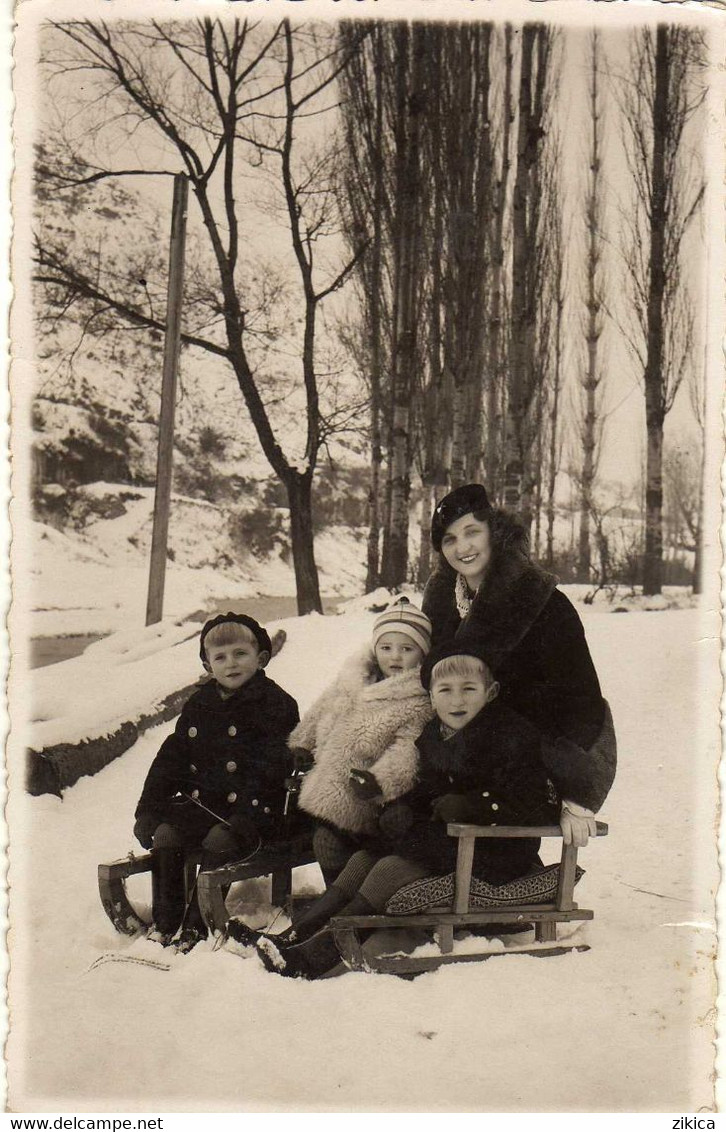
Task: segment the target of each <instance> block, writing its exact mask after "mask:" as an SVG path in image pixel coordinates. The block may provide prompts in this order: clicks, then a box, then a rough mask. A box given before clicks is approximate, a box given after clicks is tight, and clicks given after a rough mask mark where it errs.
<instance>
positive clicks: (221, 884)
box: [98, 833, 315, 935]
mask: <svg viewBox="0 0 726 1132" xmlns="http://www.w3.org/2000/svg"><path fill="white" fill-rule="evenodd" d="M314 861H315V854H314V853H313V850H312V844H311V840H310V834H309V833H304V834H300V835H299V836H297V837H293V838H291V839H290V840H289V841H284V842H282V841H281V842H279V843H277V844H275V845H270V846H267V847H266V848H265V849H263V850H262V851H261V852H259V853H257V854H255V856H254V857H252V858H251V859H250V860H248V861H241V862H236V863H235V862H233V863H232V864H230V865H224V866H223V867H222V868H219V869H212V870H210V871H209V872H203V873H200V874H199V876H197V868H198V865H199V854H198V853H197V854H191V855H190V856H189V857H188V858H187V861H186V869H185V887H186V896H187V900H188V899H189V898H190V896H191V893H192V891H193V888H194V884H195V883H196V885H197V899H198V900H199V907H200V910H201V913H202V916H203V918H204V922H205V923H206V925H207V927H208V928H209V930H210V931H211V932H215V931H223V930H224V928H225V927H226V924H227V919H228V914H227V908H226V905H225V899H224V896H225V891H226V888H227V887H228V886H229V885H230V884H233V883H234V882H235V881H240V880H250V879H252V878H254V877H262V876H271V877H272V893H271V901H272V903H273V904H277V905H279V906H280V907H287V906H289V903H290V899H291V891H292V870H293V869H294V868H296V867H297V866H298V865H309V864H311V863H313V862H314ZM147 872H151V853H141V854H139V855H138V856H136V855H135V854H133V853H129V855H128V857H124V858H122V859H121V860H119V861H111V862H110V863H109V864H102V865H99V866H98V890H99V893H100V895H101V903H102V904H103V907H104V910H105V912H106V915H107V916H108V918H109V920H110V921H111V923H112V924H113V926H114V927H115V928H116V931H118V932H121V934H122V935H136V934H137V932H141V931H145V930H146V929H147V928H148V926H149V925H148V923H146V922H145V921H144V920H143V919H142V918H141V917H140V916H139V914H138V912H137V911H136V910H135V908H134V907H133V906H132V904H131V902H130V901H129V898H128V895H127V892H126V881H127V879H128V877H130V876H135V875H136V874H137V873H147Z"/></svg>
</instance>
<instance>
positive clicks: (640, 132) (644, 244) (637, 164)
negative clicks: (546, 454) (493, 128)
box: [618, 24, 705, 594]
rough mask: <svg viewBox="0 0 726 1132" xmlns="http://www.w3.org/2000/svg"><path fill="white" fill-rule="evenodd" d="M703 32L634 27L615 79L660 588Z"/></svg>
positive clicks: (686, 323) (648, 537) (683, 363)
mask: <svg viewBox="0 0 726 1132" xmlns="http://www.w3.org/2000/svg"><path fill="white" fill-rule="evenodd" d="M703 60H704V42H703V35H702V33H701V32H700V31H699V30H698V29H695V28H692V27H686V26H683V25H680V24H673V25H666V24H659V25H658V26H657V27H656V28H655V30H654V29H652V28H645V29H643V30H642V31H639V32H637V33H636V35H635V41H634V46H633V48H632V50H631V58H630V70H629V73H628V75H627V76H626V77H625V78H624V79H623V80H622V82H621V84H620V87H619V94H618V97H619V101H620V106H621V110H622V115H623V136H624V141H625V148H626V157H627V162H628V167H629V170H630V174H631V177H632V181H633V187H634V197H635V207H634V208H633V209H632V212H631V213H630V215H629V217H628V218H627V219H626V223H625V232H624V244H623V256H624V259H625V263H626V267H627V274H628V281H629V285H630V297H631V300H632V307H633V311H634V315H635V320H636V322H635V326H634V327H633V328H632V330H631V331H630V333H629V335H628V340H629V342H630V345H631V347H632V349H633V351H634V354H635V357H636V359H637V362H638V365H639V367H640V368H641V371H642V374H643V387H644V394H645V415H646V430H647V460H646V489H645V556H644V567H643V592H644V593H646V594H656V593H660V590H661V585H662V567H663V429H664V423H665V418H666V415H667V414H668V412H669V411H670V409H671V407H672V405H673V401H674V398H675V395H676V393H677V391H678V388H679V386H680V384H681V382H682V380H683V378H684V376H685V374H686V372H687V371H688V368H689V366H690V365H691V364H692V356H693V350H694V315H693V307H692V303H691V299H690V296H689V293H688V288H687V282H686V273H685V270H684V241H685V238H686V234H687V232H688V229H689V227H690V225H691V222H692V220H693V218H694V216H695V215H696V212H697V211H698V209H699V206H700V204H701V200H702V197H703V191H704V187H703V181H702V177H701V175H700V173H699V171H697V170H696V169H695V157H694V155H693V150H692V149H691V148H689V146H688V139H687V134H686V131H687V127H688V124H689V122H690V121H691V119H692V118H693V117H694V115H696V113H697V111H698V110H699V108H700V106H701V105H702V102H703V98H704V90H705V88H704V86H703V84H702V83H701V82H700V81H699V78H700V76H699V72H700V70H701V68H702V66H703Z"/></svg>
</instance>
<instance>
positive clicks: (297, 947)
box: [257, 893, 376, 979]
mask: <svg viewBox="0 0 726 1132" xmlns="http://www.w3.org/2000/svg"><path fill="white" fill-rule="evenodd" d="M326 895H327V894H326ZM375 912H376V909H375V908H374V907H373V905H372V904H371V903H370V901H368V900H366V898H365V896H361V895H360V893H359V894H358V895H357V896H354V897H353V899H352V900H351V901H349V902H348V903H347V904H346V905H345V906H344V907H342V908H340V909H339V910H338V914H339V915H341V916H346V915H349V916H370V915H373V914H375ZM334 914H335V913H331V916H332V915H334ZM257 954H258V955H259V957H260V959H261V960H262V963H263V965H264V966H265V967H266V968H267V970H268V971H274V972H275V974H277V975H283V976H284V977H285V978H288V979H290V978H292V979H320V978H322V976H323V975H327V974H329V973H330V972H331V971H333V970H334V969H335V968H336V967H337V966H338V965H339V964H341V963H342V959H341V957H340V952H339V951H338V948H337V945H336V943H335V939H334V938H333V933H332V932H331V931H330V929H329V928H324V929H323V930H321V931H319V932H317V934H316V935H313V936H311V937H310V938H309V939H307V940H305V942H304V943H298V944H293V945H292V946H288V947H282V948H278V947H277V939H276V938H275V937H272V936H267V937H263V938H261V939H260V940H259V942H258V944H257Z"/></svg>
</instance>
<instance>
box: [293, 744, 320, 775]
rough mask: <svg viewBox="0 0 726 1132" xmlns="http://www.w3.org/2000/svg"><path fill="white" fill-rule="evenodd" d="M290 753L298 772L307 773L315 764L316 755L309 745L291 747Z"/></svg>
mask: <svg viewBox="0 0 726 1132" xmlns="http://www.w3.org/2000/svg"><path fill="white" fill-rule="evenodd" d="M290 754H291V755H292V765H293V768H294V770H295V773H296V774H307V772H308V771H309V770H311V769H312V768H313V766H314V765H315V757H314V755H313V753H312V751H309V750H308V749H307V747H291V749H290Z"/></svg>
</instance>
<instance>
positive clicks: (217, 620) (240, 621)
mask: <svg viewBox="0 0 726 1132" xmlns="http://www.w3.org/2000/svg"><path fill="white" fill-rule="evenodd" d="M228 622H229V623H231V624H233V625H244V627H245V628H246V629H249V631H250V632H251V633H252V636H253V637H254V638H255V640H256V641H257V644H258V646H259V650H260V652H266V653H267V660H269V659H270V655H271V654H272V643H271V641H270V638H269V635H268V633H267V630H266V629H263V628H262V626H261V625H260V623H259V621H255V619H254V617H248V616H247V615H246V614H245V613H220V614H219V616H218V617H213V618H212V620H211V621H207V622H206V624H205V626H204V628H203V629H202V632H201V636H200V637H199V655H200V656H201V658H202V664H205V665H206V663H207V654H206V653H205V651H204V638H205V637H206V635H207V633H208V632H209V631H210V629H216V627H217V625H226V624H227V623H228ZM267 660H266V661H265V664H267ZM262 667H263V668H264V665H263V666H262Z"/></svg>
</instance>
